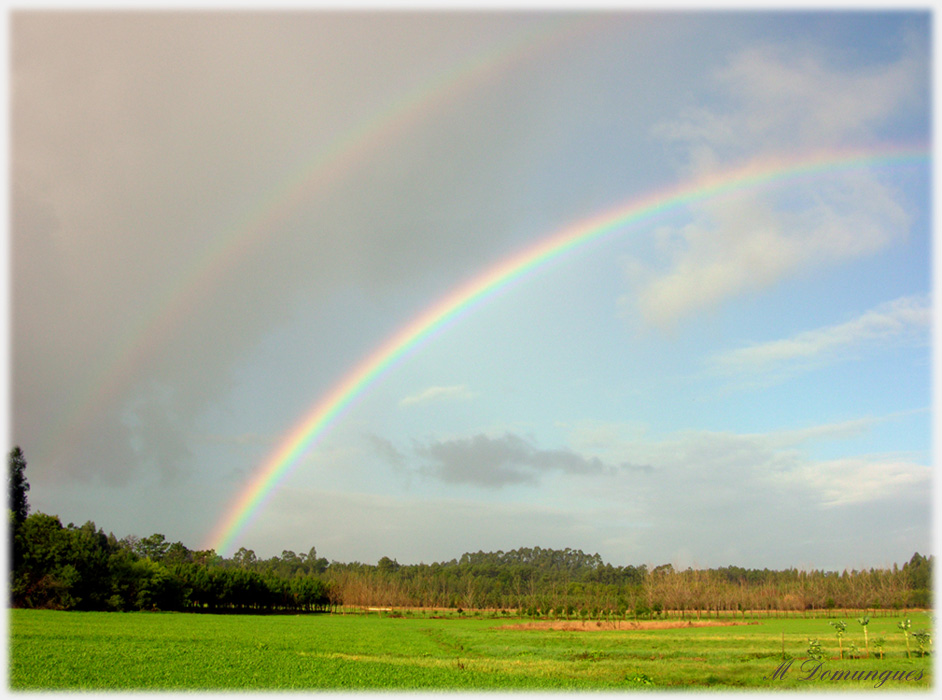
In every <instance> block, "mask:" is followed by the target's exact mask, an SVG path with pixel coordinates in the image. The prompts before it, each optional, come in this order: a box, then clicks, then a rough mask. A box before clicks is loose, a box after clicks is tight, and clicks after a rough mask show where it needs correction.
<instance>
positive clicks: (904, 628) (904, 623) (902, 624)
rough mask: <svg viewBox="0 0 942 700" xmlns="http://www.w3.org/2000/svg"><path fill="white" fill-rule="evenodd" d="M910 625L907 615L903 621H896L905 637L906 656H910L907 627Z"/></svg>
mask: <svg viewBox="0 0 942 700" xmlns="http://www.w3.org/2000/svg"><path fill="white" fill-rule="evenodd" d="M911 625H912V622H910V620H909V618H908V617H907V618H906V620H905V621H900V622H897V623H896V626H897V627H899V629H900V631H901V632H902V633H903V636H904V637H906V658H907V659H908V658H910V655H909V628H910V626H911Z"/></svg>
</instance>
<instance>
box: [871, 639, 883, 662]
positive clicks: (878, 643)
mask: <svg viewBox="0 0 942 700" xmlns="http://www.w3.org/2000/svg"><path fill="white" fill-rule="evenodd" d="M873 646H875V647H876V648H877V649H879V650H880V661H883V647H885V646H886V637H884V636H882V635H881V636H879V637H877V638H876V639H874V640H873Z"/></svg>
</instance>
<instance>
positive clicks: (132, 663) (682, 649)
mask: <svg viewBox="0 0 942 700" xmlns="http://www.w3.org/2000/svg"><path fill="white" fill-rule="evenodd" d="M907 617H909V618H910V619H911V620H912V627H911V631H917V630H921V629H929V628H930V622H931V621H930V618H929V616H928V615H927V614H926V613H922V612H915V613H911V614H909V615H907ZM835 619H838V618H835ZM845 619H846V622H847V631H846V633H845V634H844V637H843V639H842V643H843V647H844V652H845V657H847V656H849V652H850V645H851V644H856V646H857V647H859V649H860V655H861V656H862V657H863V658H856V659H851V658H845V659H843V660H841V659H840V658H839V651H838V639H837V635H836V633H835V630H834V628H833V627H832V626H831V625H829V624H828V622H829V621H828V620H824V619H815V620H808V619H795V618H762V619H760V620H758V621H755V622H757V624H748V625H744V626H735V627H701V628H696V627H684V628H678V629H661V630H613V629H611V628H610V627H611V625H610V624H609V623H606V622H602V623H601V624H598V623H596V622H595V621H588V622H586V623H585V629H584V630H575V631H553V630H546V629H522V630H518V629H506V628H505V627H506V626H507V625H511V624H519V623H525V622H526V620H521V619H515V618H513V617H502V616H493V617H488V616H479V617H456V616H448V617H446V618H444V619H436V618H435V617H433V616H431V615H430V614H427V613H426V614H422V613H418V614H415V615H406V616H403V617H396V616H391V615H388V614H384V613H378V614H377V613H373V614H368V615H367V614H350V615H339V614H333V615H327V614H321V615H302V616H295V615H268V616H251V615H197V614H184V613H82V612H55V611H46V610H11V611H10V614H9V640H10V644H9V665H8V668H9V684H10V687H11V688H12V689H13V690H65V689H69V690H79V689H81V690H129V689H141V690H158V689H160V690H234V689H246V690H256V691H277V690H315V689H321V690H346V689H349V690H370V689H372V690H379V689H393V690H410V691H411V690H439V689H455V690H519V689H533V690H552V689H557V690H570V691H573V690H607V691H613V690H627V689H653V690H656V689H674V690H678V689H684V688H691V689H701V690H702V689H707V688H716V689H730V688H746V689H772V688H782V689H799V690H810V691H821V690H825V689H835V690H863V689H871V690H874V692H886V691H888V690H889V691H894V690H895V691H899V690H909V689H912V690H926V689H928V688H930V687H931V685H932V673H931V671H932V663H931V656H920V655H919V654H918V646H917V644H916V641H915V640H914V639H912V638H910V654H909V655H908V656H907V650H906V639H905V637H904V635H903V633H902V632H901V631H900V630H899V629H898V628H897V623H898V622H899V621H900V619H901V618H899V617H874V618H872V619H871V622H870V624H869V626H868V636H869V640H870V658H866V654H865V652H864V651H863V649H864V637H863V628H862V627H861V626H860V625H859V624H858V623H857V621H856V620H855V619H854V618H853V617H850V618H845ZM748 621H749V620H747V622H748ZM580 625H581V623H580ZM606 626H608V627H609V628H608V629H606ZM880 637H883V638H885V646H884V647H883V654H884V658H883V659H880V658H879V655H878V652H877V650H876V648H875V646H874V641H875V640H877V639H879V638H880ZM809 638H816V639H818V640H819V642H820V643H821V645H822V647H823V650H824V652H825V657H826V658H825V659H824V660H822V661H813V660H809V659H807V657H808V639H809ZM783 639H784V648H785V654H786V658H787V659H790V661H791V666H790V667H789V668H788V669H787V670H786V671H785V673H784V675H782V674H781V670H780V669H781V668H783V667H782V666H781V665H782V663H783V659H782V645H783ZM777 670H780V672H779V675H778V677H776V671H777ZM812 671H814V672H813V673H812ZM824 672H826V673H824ZM854 672H857V675H858V679H857V680H851V679H850V678H849V677H850V675H851V674H852V673H854ZM870 672H872V673H871V675H870V677H869V679H868V680H860V679H859V677H860V676H863V674H865V673H870ZM907 674H908V675H907ZM835 675H838V676H840V677H839V678H837V679H835V678H834V676H835ZM822 676H823V677H822ZM881 677H882V681H881ZM894 677H895V678H894ZM877 685H879V686H880V687H879V688H875V686H877Z"/></svg>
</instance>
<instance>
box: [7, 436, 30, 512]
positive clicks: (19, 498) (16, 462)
mask: <svg viewBox="0 0 942 700" xmlns="http://www.w3.org/2000/svg"><path fill="white" fill-rule="evenodd" d="M9 465H10V473H9V481H8V486H9V501H8V503H9V508H10V510H11V511H12V513H13V522H14V523H16V524H17V525H19V524H20V523H21V522H23V521H24V520H26V516H27V515H29V501H28V500H27V499H26V492H27V491H29V482H28V481H27V480H26V473H25V472H26V458H25V457H24V456H23V450H21V449H20V448H19V447H14V448H13V449H12V450H10V460H9Z"/></svg>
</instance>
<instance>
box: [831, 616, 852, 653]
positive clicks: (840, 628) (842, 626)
mask: <svg viewBox="0 0 942 700" xmlns="http://www.w3.org/2000/svg"><path fill="white" fill-rule="evenodd" d="M828 624H830V625H831V627H833V628H834V629H836V630H837V645H838V647H840V650H841V658H842V659H843V658H844V643H843V641H842V639H843V637H844V632H845V631H846V630H847V623H846V622H844V621H843V620H838V621H836V622H831V623H828Z"/></svg>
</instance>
